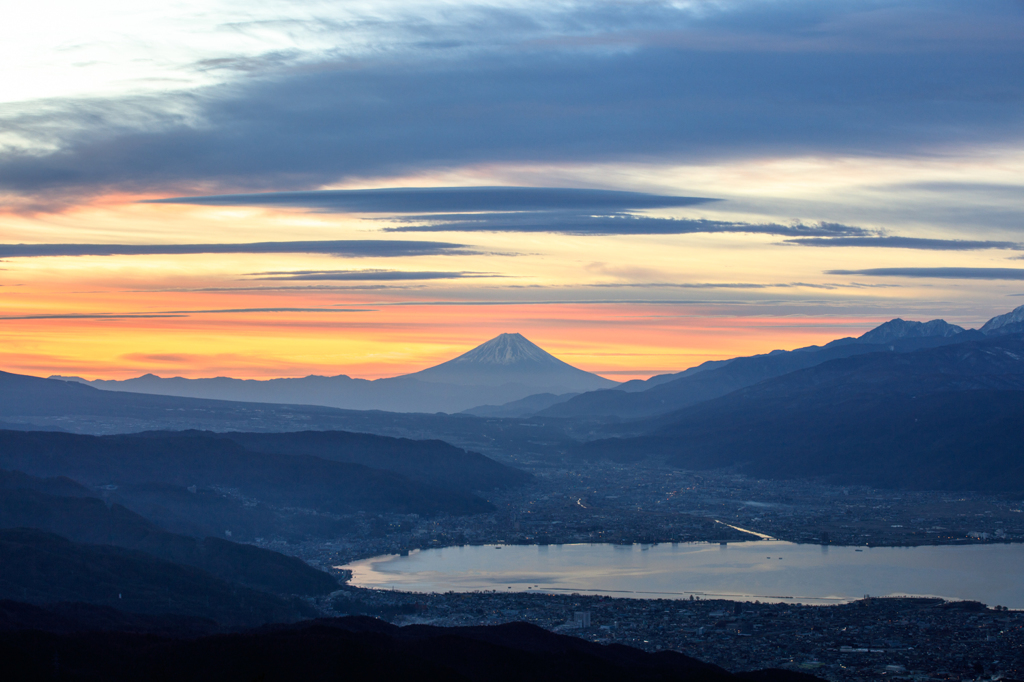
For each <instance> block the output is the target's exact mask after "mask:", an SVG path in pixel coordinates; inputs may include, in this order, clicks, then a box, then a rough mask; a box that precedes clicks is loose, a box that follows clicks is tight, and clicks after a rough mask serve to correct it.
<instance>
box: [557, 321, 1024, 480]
mask: <svg viewBox="0 0 1024 682" xmlns="http://www.w3.org/2000/svg"><path fill="white" fill-rule="evenodd" d="M1022 358H1024V340H1022V339H1020V338H1019V337H1012V336H1007V337H1000V338H995V339H986V340H982V341H971V342H968V343H963V344H957V345H953V346H945V347H941V348H934V349H928V350H921V351H916V352H914V353H905V354H893V353H876V354H871V355H862V356H858V357H852V358H846V359H842V360H833V361H831V362H828V363H824V364H822V365H819V366H817V367H813V368H810V369H806V370H803V371H800V372H793V373H791V374H788V375H786V376H783V377H778V378H776V379H772V380H769V381H765V382H762V383H760V384H757V385H755V386H752V387H750V388H747V389H744V390H741V391H736V392H735V393H732V394H730V395H728V396H725V397H722V398H719V399H716V400H712V401H708V402H706V403H703V404H700V405H695V406H693V407H690V408H687V409H685V410H681V411H679V412H676V413H673V414H671V415H665V416H663V417H660V418H658V419H657V420H652V421H651V422H649V428H650V429H651V433H650V435H648V436H642V437H638V438H625V439H608V440H602V441H594V442H592V443H588V444H585V445H583V446H581V447H580V448H579V449H578V450H577V452H579V453H580V454H583V455H585V456H609V457H616V458H623V459H635V458H642V457H646V456H660V457H665V458H667V459H668V461H669V462H671V463H673V464H675V465H677V466H680V467H685V468H693V469H704V468H717V467H725V466H733V465H739V466H740V467H741V468H742V470H743V471H744V472H745V473H749V474H752V475H756V476H765V477H793V478H798V477H824V478H826V479H828V480H830V481H832V482H835V483H859V484H869V485H876V486H882V487H906V488H919V489H921V488H930V489H961V490H963V489H973V490H982V491H1004V492H1018V491H1024V439H1022V438H1021V434H1024V361H1022Z"/></svg>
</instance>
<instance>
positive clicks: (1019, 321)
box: [981, 305, 1024, 334]
mask: <svg viewBox="0 0 1024 682" xmlns="http://www.w3.org/2000/svg"><path fill="white" fill-rule="evenodd" d="M1011 325H1012V327H1011ZM1021 327H1024V305H1022V306H1018V307H1016V308H1014V309H1013V310H1011V311H1010V312H1008V313H1006V314H1004V315H996V316H995V317H993V318H992V319H991V320H989V321H988V322H986V323H985V324H984V326H983V327H982V328H981V333H982V334H1001V333H1003V332H1004V331H1007V332H1008V331H1014V332H1018V331H1024V330H1022V329H1021Z"/></svg>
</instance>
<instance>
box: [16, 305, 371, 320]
mask: <svg viewBox="0 0 1024 682" xmlns="http://www.w3.org/2000/svg"><path fill="white" fill-rule="evenodd" d="M366 312H373V310H372V309H370V308H224V309H219V310H165V311H160V312H127V313H44V314H40V315H5V316H0V320H122V319H146V318H160V317H189V316H190V315H212V314H233V313H366Z"/></svg>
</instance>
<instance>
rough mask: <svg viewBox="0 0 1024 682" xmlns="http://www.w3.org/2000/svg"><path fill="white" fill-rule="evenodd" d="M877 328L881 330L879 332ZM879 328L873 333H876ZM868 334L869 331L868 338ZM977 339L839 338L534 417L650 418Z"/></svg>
mask: <svg viewBox="0 0 1024 682" xmlns="http://www.w3.org/2000/svg"><path fill="white" fill-rule="evenodd" d="M900 322H902V320H900ZM937 322H941V320H937ZM886 324H892V323H891V322H890V323H886ZM917 324H921V323H917ZM929 324H931V323H929ZM884 326H885V325H883V327H884ZM877 329H881V327H879V328H877ZM877 329H876V330H873V331H877ZM871 333H872V332H868V334H871ZM881 336H882V337H885V336H888V335H887V334H883V335H881ZM976 336H979V335H978V334H977V332H961V333H958V334H956V335H953V336H946V335H940V336H910V337H906V338H898V339H897V338H890V340H889V341H886V342H885V343H864V342H862V341H860V340H859V339H838V340H836V341H832V342H831V343H828V344H826V345H824V346H809V347H807V348H799V349H797V350H793V351H773V352H771V353H767V354H764V355H754V356H750V357H744V358H734V359H733V360H730V361H729V362H728V363H725V364H723V365H721V366H717V367H713V368H709V369H707V370H704V371H701V372H696V373H689V374H686V375H685V376H681V377H680V378H678V379H674V380H672V381H667V382H663V383H660V384H657V385H655V386H653V387H651V388H649V389H647V390H644V391H638V392H630V393H627V392H624V391H619V390H615V389H612V390H607V391H592V392H590V393H583V394H581V395H578V396H576V397H575V398H572V399H570V400H568V401H566V402H564V403H560V404H557V405H553V406H551V407H549V408H547V409H544V410H541V411H540V412H538V413H537V414H538V415H539V416H545V417H588V416H590V417H594V416H604V417H619V418H623V419H635V418H641V417H650V416H653V415H658V414H665V413H668V412H672V411H674V410H678V409H680V408H682V407H686V406H688V405H694V404H697V403H700V402H703V401H705V400H711V399H713V398H718V397H720V396H723V395H727V394H728V393H731V392H733V391H736V390H739V389H741V388H745V387H747V386H751V385H753V384H756V383H758V382H760V381H764V380H765V379H770V378H772V377H778V376H782V375H784V374H788V373H790V372H795V371H798V370H801V369H805V368H807V367H813V366H815V365H819V364H821V363H824V362H828V361H829V360H834V359H838V358H846V357H852V356H855V355H864V354H868V353H878V352H891V353H906V352H912V351H915V350H919V349H921V348H929V347H935V346H942V345H948V344H954V343H959V342H962V341H965V340H967V339H970V338H975V337H976Z"/></svg>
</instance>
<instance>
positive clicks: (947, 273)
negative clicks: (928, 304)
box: [825, 268, 1024, 280]
mask: <svg viewBox="0 0 1024 682" xmlns="http://www.w3.org/2000/svg"><path fill="white" fill-rule="evenodd" d="M825 274H827V275H867V276H869V277H931V278H938V279H993V280H994V279H1014V280H1024V269H1020V268H868V269H866V270H826V271H825Z"/></svg>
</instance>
